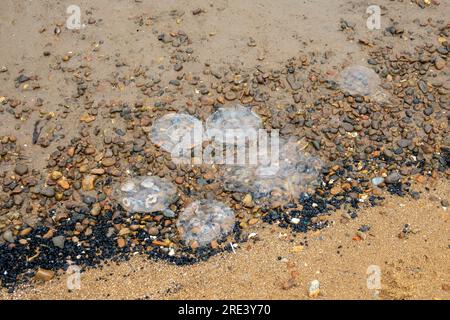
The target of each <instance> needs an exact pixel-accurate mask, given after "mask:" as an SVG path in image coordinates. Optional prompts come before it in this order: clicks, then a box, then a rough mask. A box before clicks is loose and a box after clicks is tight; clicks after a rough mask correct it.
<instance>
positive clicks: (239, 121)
mask: <svg viewBox="0 0 450 320" xmlns="http://www.w3.org/2000/svg"><path fill="white" fill-rule="evenodd" d="M261 126H262V121H261V118H260V117H259V116H258V115H257V114H256V113H254V112H253V111H251V109H250V108H246V107H244V106H241V105H239V104H238V105H235V106H233V107H228V108H219V110H217V111H216V112H214V113H213V114H212V115H211V116H209V118H208V119H207V120H206V134H207V136H208V137H209V138H210V139H213V138H214V141H216V142H218V143H222V142H226V143H230V141H233V140H230V139H228V137H231V138H233V139H239V138H242V137H248V134H247V133H248V132H249V131H251V132H254V133H257V131H258V129H259V128H261ZM226 137H227V138H226ZM233 143H234V142H233Z"/></svg>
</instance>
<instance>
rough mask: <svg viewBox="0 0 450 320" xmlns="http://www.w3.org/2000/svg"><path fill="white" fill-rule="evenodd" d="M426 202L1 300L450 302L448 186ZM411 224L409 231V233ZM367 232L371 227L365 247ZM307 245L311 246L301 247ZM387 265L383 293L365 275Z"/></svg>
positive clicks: (137, 261)
mask: <svg viewBox="0 0 450 320" xmlns="http://www.w3.org/2000/svg"><path fill="white" fill-rule="evenodd" d="M421 189H422V190H423V191H422V192H421V199H419V200H412V199H410V198H409V199H408V198H400V197H392V196H389V197H388V199H387V201H386V203H385V205H383V206H382V207H381V206H380V207H372V208H367V209H363V210H361V211H360V212H359V216H358V217H357V218H356V219H354V220H351V221H345V219H344V220H343V219H342V217H341V213H340V212H336V213H335V214H334V215H333V216H332V221H334V222H335V224H334V225H333V226H331V227H329V228H327V229H324V230H322V231H316V232H309V233H307V234H301V233H297V234H292V233H290V232H288V231H287V230H286V229H283V228H279V227H277V226H268V225H265V224H259V225H257V226H255V227H254V228H253V229H252V231H253V232H255V233H257V234H258V240H257V241H253V240H250V241H249V242H248V243H244V244H243V245H242V247H240V248H238V249H236V253H235V254H233V253H223V254H219V255H218V256H215V257H213V258H211V259H210V260H209V261H207V262H202V263H199V264H196V265H193V266H181V267H179V266H174V265H170V264H168V263H165V262H155V261H149V260H148V259H145V258H144V257H141V256H136V257H133V258H132V259H131V260H130V261H128V262H123V263H119V264H117V265H116V264H110V265H108V264H106V265H104V266H103V267H102V268H101V269H90V270H88V271H87V272H85V273H82V274H81V286H80V289H79V290H73V291H72V292H69V290H68V289H67V276H66V275H64V274H62V275H61V276H60V277H59V278H58V279H54V280H52V281H50V282H48V283H37V284H34V285H33V286H32V287H27V288H23V289H19V290H17V291H16V292H15V293H14V294H11V295H10V294H7V293H5V292H4V293H3V294H2V296H1V297H2V299H181V300H182V299H311V298H310V297H308V287H309V284H310V282H311V281H312V280H314V279H317V280H319V282H320V287H321V289H320V295H319V296H318V297H317V298H316V299H449V297H450V291H449V286H450V265H449V263H448V262H449V260H450V252H449V250H450V249H449V243H450V237H449V227H450V224H449V211H448V209H444V208H443V207H442V205H441V204H440V202H441V200H442V199H448V195H449V191H450V185H449V184H448V183H437V184H436V185H435V186H433V187H431V189H430V191H426V190H424V189H423V188H421ZM405 224H409V225H410V230H411V232H410V233H409V234H407V235H406V237H402V236H401V237H399V235H401V234H402V230H403V229H404V226H405ZM361 225H368V226H370V230H369V231H368V232H367V237H366V238H365V239H364V240H361V239H358V238H357V237H356V235H357V230H358V229H359V228H360V226H361ZM304 237H306V238H307V239H308V246H303V247H302V246H301V245H300V244H299V243H300V242H303V241H304ZM373 265H375V266H379V267H380V270H381V288H380V290H378V292H377V290H376V289H368V287H367V278H368V275H367V269H368V268H369V266H373Z"/></svg>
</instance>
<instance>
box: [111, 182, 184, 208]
mask: <svg viewBox="0 0 450 320" xmlns="http://www.w3.org/2000/svg"><path fill="white" fill-rule="evenodd" d="M113 197H114V198H116V199H117V200H118V201H119V202H120V204H121V205H122V207H123V208H124V209H125V210H127V211H129V212H131V213H134V212H155V211H163V210H165V209H167V208H168V207H169V206H170V205H171V204H172V203H174V202H175V201H176V200H177V199H178V194H177V188H176V187H175V186H174V185H173V184H172V183H171V182H169V181H166V180H165V179H162V178H159V177H156V176H145V177H134V178H130V179H127V180H126V181H124V182H123V183H121V184H120V186H118V188H117V189H115V190H114V191H113Z"/></svg>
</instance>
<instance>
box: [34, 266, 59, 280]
mask: <svg viewBox="0 0 450 320" xmlns="http://www.w3.org/2000/svg"><path fill="white" fill-rule="evenodd" d="M54 277H55V272H54V271H51V270H46V269H42V268H39V269H38V270H37V271H36V274H35V275H34V279H35V280H38V281H50V280H52V279H53V278H54Z"/></svg>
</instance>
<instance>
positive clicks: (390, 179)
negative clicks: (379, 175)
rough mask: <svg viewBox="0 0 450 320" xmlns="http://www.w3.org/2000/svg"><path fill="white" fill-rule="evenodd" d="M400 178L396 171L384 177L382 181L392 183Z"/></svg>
mask: <svg viewBox="0 0 450 320" xmlns="http://www.w3.org/2000/svg"><path fill="white" fill-rule="evenodd" d="M400 179H401V176H400V174H399V173H398V172H392V173H390V174H389V175H388V176H387V177H386V179H385V180H384V181H385V182H386V183H389V184H393V183H397V182H399V181H400Z"/></svg>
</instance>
